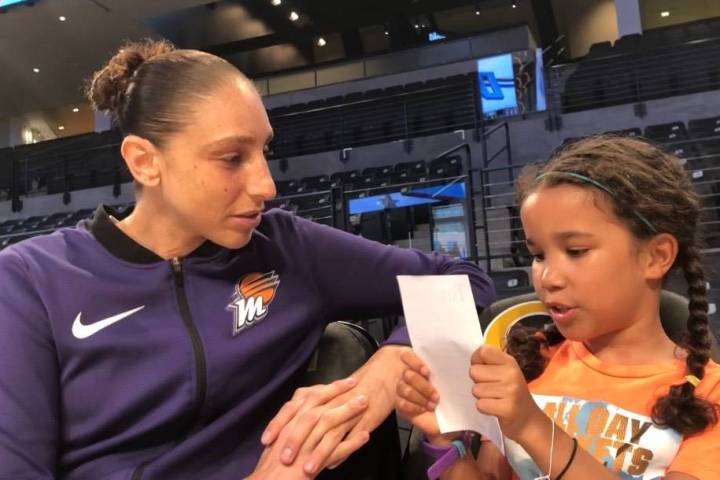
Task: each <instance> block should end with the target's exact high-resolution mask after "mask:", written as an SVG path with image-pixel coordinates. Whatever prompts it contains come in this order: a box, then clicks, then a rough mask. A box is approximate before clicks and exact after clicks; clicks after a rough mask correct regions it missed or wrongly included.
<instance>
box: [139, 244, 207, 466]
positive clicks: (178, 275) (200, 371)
mask: <svg viewBox="0 0 720 480" xmlns="http://www.w3.org/2000/svg"><path fill="white" fill-rule="evenodd" d="M170 265H171V266H172V271H173V280H174V283H175V293H176V295H177V301H178V308H179V309H180V316H181V317H182V320H183V324H184V325H185V329H186V330H187V332H188V335H189V336H190V342H191V343H192V348H193V356H194V358H195V378H196V384H195V392H196V393H195V402H194V404H193V412H195V416H199V415H200V409H201V408H202V405H203V403H204V402H205V395H206V392H207V367H206V364H205V350H204V349H203V345H202V341H201V340H200V334H199V333H198V330H197V327H196V326H195V323H194V322H193V319H192V315H191V314H190V304H189V303H188V298H187V292H186V291H185V278H184V277H183V269H182V263H181V262H180V259H179V258H177V257H175V258H173V259H172V260H170ZM148 463H149V462H144V463H143V464H142V465H140V466H138V467H137V468H136V469H135V471H134V472H133V475H132V480H141V479H142V474H143V471H144V470H145V466H146V465H147V464H148Z"/></svg>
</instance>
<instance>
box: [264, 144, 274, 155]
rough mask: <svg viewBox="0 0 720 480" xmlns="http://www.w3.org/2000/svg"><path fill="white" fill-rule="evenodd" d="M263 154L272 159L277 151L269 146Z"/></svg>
mask: <svg viewBox="0 0 720 480" xmlns="http://www.w3.org/2000/svg"><path fill="white" fill-rule="evenodd" d="M263 153H264V154H265V156H266V157H270V156H272V155H273V154H274V153H275V151H274V150H273V149H272V148H271V147H269V146H267V147H265V148H263Z"/></svg>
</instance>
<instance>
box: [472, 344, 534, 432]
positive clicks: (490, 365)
mask: <svg viewBox="0 0 720 480" xmlns="http://www.w3.org/2000/svg"><path fill="white" fill-rule="evenodd" d="M470 363H471V365H470V378H471V379H472V381H473V383H474V385H473V389H472V393H473V396H475V398H476V399H477V400H476V402H475V407H476V408H477V409H478V411H479V412H480V413H484V414H487V415H494V416H496V417H497V418H498V421H499V422H500V428H501V429H502V432H503V434H504V435H505V436H506V437H508V438H510V439H512V440H515V439H517V437H518V436H519V435H520V434H521V433H522V429H523V428H524V427H525V426H527V425H529V424H530V423H531V422H530V420H536V419H537V418H543V417H545V414H544V413H543V412H542V410H540V408H539V407H538V406H537V404H536V403H535V400H533V398H532V395H531V394H530V390H529V389H528V386H527V382H526V381H525V377H524V376H523V374H522V371H521V370H520V367H519V366H518V364H517V362H516V361H515V359H514V358H513V357H512V356H510V355H508V354H507V353H505V352H503V351H501V350H499V349H498V348H496V347H493V346H491V345H483V346H481V347H480V348H478V349H477V350H475V352H473V354H472V357H471V359H470ZM538 414H540V415H542V417H538Z"/></svg>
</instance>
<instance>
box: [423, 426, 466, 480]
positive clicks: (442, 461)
mask: <svg viewBox="0 0 720 480" xmlns="http://www.w3.org/2000/svg"><path fill="white" fill-rule="evenodd" d="M471 442H472V432H463V435H462V437H460V439H456V440H453V441H452V443H451V444H450V445H449V446H447V447H438V446H435V445H433V444H431V443H429V442H428V441H427V439H426V438H425V436H424V435H423V441H422V448H423V451H424V452H425V453H426V454H428V455H430V456H431V457H432V458H433V459H434V460H435V463H433V464H432V465H431V466H430V468H428V469H427V475H428V479H429V480H437V479H438V478H440V475H442V474H443V473H444V472H445V471H446V470H447V469H448V468H450V467H451V466H452V464H453V463H455V462H456V461H457V460H459V459H460V458H462V457H464V456H465V453H466V452H467V451H468V450H470V445H471Z"/></svg>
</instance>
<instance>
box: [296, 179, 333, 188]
mask: <svg viewBox="0 0 720 480" xmlns="http://www.w3.org/2000/svg"><path fill="white" fill-rule="evenodd" d="M300 183H302V184H303V185H304V186H305V188H308V189H313V190H327V189H328V188H330V183H331V182H330V177H329V176H327V175H315V176H312V177H305V178H302V179H300Z"/></svg>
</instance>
